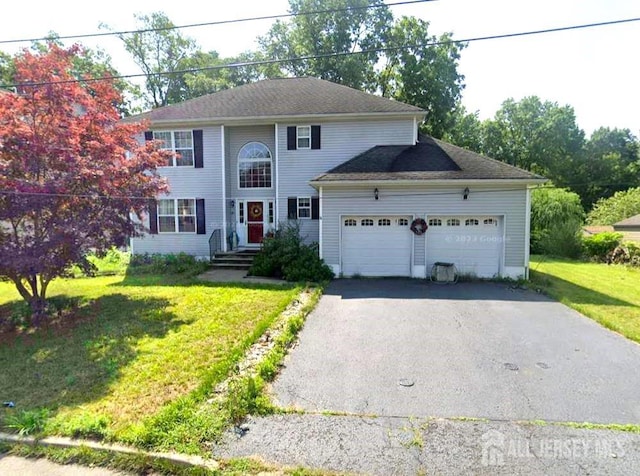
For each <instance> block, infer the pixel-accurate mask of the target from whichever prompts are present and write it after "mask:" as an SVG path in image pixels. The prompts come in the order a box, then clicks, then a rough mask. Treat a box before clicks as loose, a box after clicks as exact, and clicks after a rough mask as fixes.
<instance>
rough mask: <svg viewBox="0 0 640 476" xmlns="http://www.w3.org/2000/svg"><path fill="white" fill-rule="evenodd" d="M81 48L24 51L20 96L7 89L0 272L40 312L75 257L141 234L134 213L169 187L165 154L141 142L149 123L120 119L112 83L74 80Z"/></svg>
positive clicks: (1, 126) (0, 102)
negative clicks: (163, 170) (52, 285)
mask: <svg viewBox="0 0 640 476" xmlns="http://www.w3.org/2000/svg"><path fill="white" fill-rule="evenodd" d="M80 51H81V50H80V47H79V46H73V47H71V48H69V49H63V48H61V47H59V46H57V45H54V44H52V45H50V46H49V50H48V51H46V52H44V53H40V54H34V53H31V52H29V51H26V50H25V51H24V52H23V53H22V54H21V55H19V56H18V57H17V58H16V60H15V66H16V76H15V82H16V83H18V84H20V85H21V86H20V87H19V88H18V91H17V94H12V93H11V94H0V277H4V278H8V279H9V280H11V281H12V282H13V283H14V284H15V286H16V288H17V290H18V292H19V293H20V295H21V296H22V297H23V298H24V299H25V300H26V301H27V302H28V303H29V304H30V306H31V312H32V314H33V316H34V317H37V318H39V317H42V316H44V315H45V314H46V293H47V287H48V285H49V283H50V282H51V280H53V279H54V278H56V277H59V276H63V275H65V274H66V273H67V272H68V270H69V268H70V266H72V265H74V264H76V265H79V266H80V267H81V268H82V269H84V270H85V271H88V272H89V271H91V264H90V263H89V262H88V261H87V260H86V256H87V254H88V253H89V252H95V253H97V254H100V253H104V252H106V250H107V249H109V248H110V247H111V246H113V244H117V242H118V240H120V241H122V239H123V237H126V236H135V235H138V234H140V233H141V232H142V231H143V228H142V225H141V224H140V220H135V219H132V214H133V215H137V216H138V217H141V216H142V214H143V213H145V210H146V208H147V206H148V203H149V199H151V198H153V197H155V196H157V195H158V194H159V193H163V192H166V191H167V185H166V182H165V181H164V180H163V179H162V178H161V177H159V176H158V174H157V173H156V168H157V167H158V166H160V165H164V164H166V163H167V152H164V151H160V150H157V145H156V144H155V143H153V142H151V143H147V144H141V143H140V142H139V140H138V138H139V137H141V134H142V132H143V130H144V128H145V124H143V123H123V122H121V121H120V117H119V115H118V110H117V108H116V107H117V105H118V104H120V103H121V102H122V97H121V96H120V94H119V93H118V92H117V91H116V89H115V88H114V87H113V83H112V81H105V80H99V81H81V82H74V81H73V80H74V79H77V78H74V77H73V76H72V74H71V68H72V60H73V57H74V55H76V54H78V53H79V52H80ZM81 79H83V80H86V79H90V78H81Z"/></svg>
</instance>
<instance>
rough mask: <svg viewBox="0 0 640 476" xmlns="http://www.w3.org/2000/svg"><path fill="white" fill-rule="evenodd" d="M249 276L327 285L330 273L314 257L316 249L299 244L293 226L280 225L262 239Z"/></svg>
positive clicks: (328, 269) (315, 247) (313, 245)
mask: <svg viewBox="0 0 640 476" xmlns="http://www.w3.org/2000/svg"><path fill="white" fill-rule="evenodd" d="M250 274H252V275H254V276H273V277H277V278H283V279H286V280H287V281H316V282H317V281H327V280H329V279H331V278H333V271H331V268H329V267H328V266H327V265H326V264H325V263H324V261H322V260H321V259H320V257H319V254H318V245H317V244H316V243H313V244H311V245H307V244H305V243H303V242H302V238H301V237H300V229H299V226H298V225H297V224H286V225H283V226H282V227H281V228H280V229H279V230H278V231H276V232H275V233H274V234H273V236H268V237H265V239H264V241H263V242H262V249H261V250H260V253H258V254H257V255H256V257H255V258H254V260H253V265H252V266H251V270H250Z"/></svg>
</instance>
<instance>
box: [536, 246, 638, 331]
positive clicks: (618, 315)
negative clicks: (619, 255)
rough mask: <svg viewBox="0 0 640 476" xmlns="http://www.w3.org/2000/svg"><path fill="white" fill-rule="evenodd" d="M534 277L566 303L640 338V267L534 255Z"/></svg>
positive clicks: (599, 320) (616, 329) (615, 329)
mask: <svg viewBox="0 0 640 476" xmlns="http://www.w3.org/2000/svg"><path fill="white" fill-rule="evenodd" d="M531 279H532V281H533V282H534V283H535V284H536V285H537V286H540V287H541V288H542V289H544V290H545V292H547V293H548V294H549V295H551V296H552V297H554V298H555V299H557V300H558V301H560V302H562V303H563V304H566V305H567V306H569V307H572V308H573V309H575V310H576V311H578V312H580V313H582V314H584V315H585V316H588V317H590V318H592V319H593V320H595V321H597V322H599V323H600V324H602V325H603V326H605V327H608V328H609V329H612V330H614V331H616V332H619V333H620V334H622V335H624V336H626V337H628V338H629V339H632V340H634V341H636V342H640V268H632V267H628V266H623V265H606V264H599V263H587V262H581V261H572V260H565V259H551V258H543V257H542V256H533V257H531Z"/></svg>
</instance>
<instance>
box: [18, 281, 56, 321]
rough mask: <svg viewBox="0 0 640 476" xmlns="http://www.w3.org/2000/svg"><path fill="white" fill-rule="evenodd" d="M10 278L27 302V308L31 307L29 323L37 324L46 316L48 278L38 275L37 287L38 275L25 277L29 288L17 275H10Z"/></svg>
mask: <svg viewBox="0 0 640 476" xmlns="http://www.w3.org/2000/svg"><path fill="white" fill-rule="evenodd" d="M11 280H12V281H13V282H14V284H15V285H16V289H17V290H18V292H19V293H20V295H21V296H22V298H23V299H24V300H25V301H26V302H27V303H28V304H29V308H30V309H31V323H32V325H33V326H38V325H39V324H40V322H42V320H43V319H44V318H45V317H46V316H47V299H46V293H47V287H48V285H49V280H47V279H44V278H43V277H42V276H40V286H39V287H38V277H37V276H30V277H29V278H27V279H26V282H27V283H28V287H29V288H30V289H31V291H29V289H27V286H25V283H24V282H23V281H22V279H21V278H19V277H17V276H13V277H11Z"/></svg>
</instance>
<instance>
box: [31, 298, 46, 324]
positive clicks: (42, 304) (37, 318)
mask: <svg viewBox="0 0 640 476" xmlns="http://www.w3.org/2000/svg"><path fill="white" fill-rule="evenodd" d="M29 307H30V308H31V325H32V326H34V327H38V326H39V325H40V323H41V322H42V320H43V319H45V318H46V317H47V300H46V299H45V298H44V297H43V296H33V297H31V299H30V300H29Z"/></svg>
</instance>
